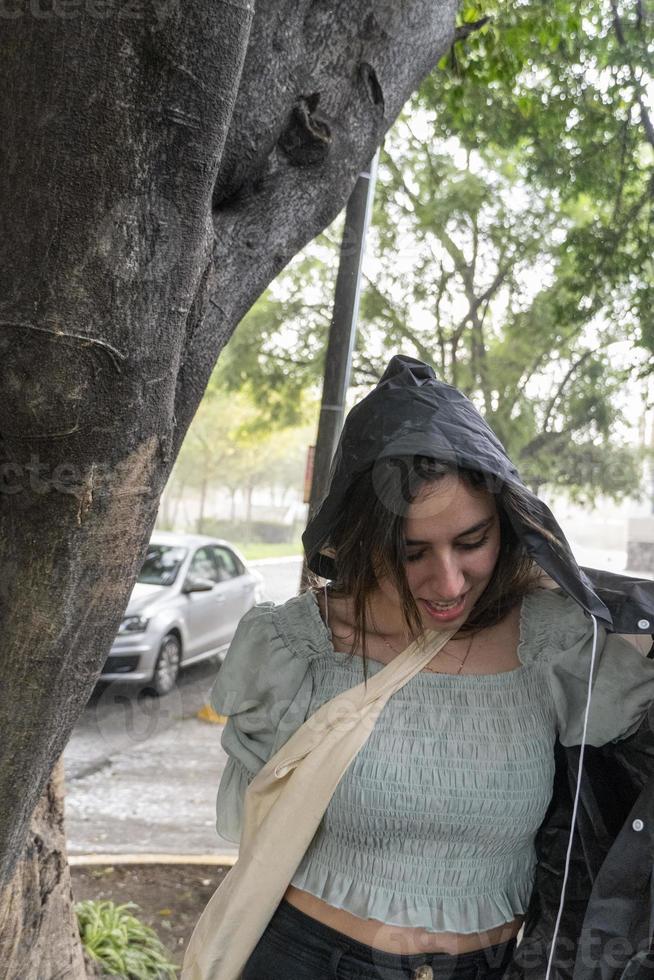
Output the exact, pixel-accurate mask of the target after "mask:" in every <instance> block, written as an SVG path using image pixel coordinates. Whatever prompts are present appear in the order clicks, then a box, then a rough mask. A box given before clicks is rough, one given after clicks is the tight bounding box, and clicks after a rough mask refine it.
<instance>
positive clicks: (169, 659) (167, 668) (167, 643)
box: [148, 633, 182, 695]
mask: <svg viewBox="0 0 654 980" xmlns="http://www.w3.org/2000/svg"><path fill="white" fill-rule="evenodd" d="M181 659H182V647H181V644H180V642H179V640H178V639H177V637H176V636H175V635H174V634H173V633H168V634H167V635H166V636H164V638H163V640H162V642H161V648H160V650H159V656H158V657H157V662H156V664H155V666H154V674H153V675H152V681H151V683H150V684H149V685H148V686H149V687H150V688H151V689H152V690H153V691H154V693H155V694H157V695H162V694H168V692H169V691H172V689H173V688H174V686H175V683H176V681H177V675H178V674H179V664H180V661H181Z"/></svg>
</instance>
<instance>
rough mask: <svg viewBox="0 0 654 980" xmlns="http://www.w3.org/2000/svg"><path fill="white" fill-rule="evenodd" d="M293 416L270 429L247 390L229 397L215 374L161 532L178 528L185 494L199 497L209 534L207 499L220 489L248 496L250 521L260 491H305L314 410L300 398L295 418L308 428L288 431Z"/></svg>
mask: <svg viewBox="0 0 654 980" xmlns="http://www.w3.org/2000/svg"><path fill="white" fill-rule="evenodd" d="M287 414H288V413H282V417H281V419H279V420H278V421H277V423H276V424H274V423H273V424H271V423H270V421H269V420H268V419H267V418H266V417H265V412H262V410H261V408H260V407H259V406H258V405H257V404H256V402H255V401H254V400H253V398H252V397H251V395H250V393H249V388H248V386H247V385H244V386H243V388H242V389H241V390H240V391H233V392H232V391H227V390H225V387H224V385H222V384H221V381H220V377H219V372H218V371H216V372H214V375H213V376H212V378H211V381H210V383H209V386H208V388H207V391H206V393H205V396H204V398H203V399H202V402H201V403H200V406H199V408H198V411H197V413H196V415H195V418H194V419H193V421H192V423H191V425H190V426H189V430H188V432H187V434H186V438H185V439H184V442H183V444H182V448H181V450H180V452H179V455H178V457H177V460H176V462H175V466H174V468H173V472H172V474H171V476H170V479H169V481H168V485H167V487H166V491H165V493H164V512H163V514H162V518H161V525H160V526H161V527H164V526H166V527H170V528H172V527H174V526H175V517H176V515H175V513H174V510H175V503H174V501H175V500H177V501H179V500H180V499H181V498H182V497H183V496H184V494H185V493H186V492H187V491H189V490H191V491H196V492H197V491H199V495H198V499H199V513H198V516H197V521H196V530H197V531H198V532H199V533H209V532H208V531H207V527H208V523H207V513H206V512H207V496H208V493H209V491H211V490H216V489H218V488H221V489H225V490H227V491H229V493H230V494H231V495H232V501H233V502H234V500H235V497H234V495H235V494H236V492H237V491H242V492H243V493H244V494H245V497H246V502H247V509H248V521H250V516H249V512H250V509H251V506H252V494H253V492H254V490H255V489H256V488H257V487H265V488H268V489H274V490H276V491H277V492H278V495H281V496H283V495H284V494H285V492H286V491H288V490H289V489H294V490H296V491H297V492H299V493H301V492H302V491H303V487H304V472H305V467H306V456H307V446H308V445H309V443H310V442H311V440H312V438H313V435H314V431H315V426H314V425H312V424H311V423H312V422H313V420H314V418H315V406H314V407H313V408H312V405H311V402H310V401H309V400H308V399H307V397H306V396H305V395H304V394H303V393H302V391H300V392H298V396H297V401H296V413H295V414H296V417H299V418H301V419H304V420H305V421H304V424H296V425H284V424H283V423H284V421H285V420H286V417H287Z"/></svg>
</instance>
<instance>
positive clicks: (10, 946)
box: [0, 758, 86, 980]
mask: <svg viewBox="0 0 654 980" xmlns="http://www.w3.org/2000/svg"><path fill="white" fill-rule="evenodd" d="M0 963H2V976H3V978H4V980H27V978H34V980H41V978H45V977H52V978H54V977H57V978H61V980H86V969H85V966H84V957H83V955H82V948H81V945H80V943H79V933H78V930H77V919H76V916H75V913H74V911H73V907H72V893H71V883H70V872H69V870H68V863H67V858H66V838H65V835H64V766H63V759H61V758H60V759H59V761H58V762H57V763H56V765H55V767H54V769H53V771H52V776H51V777H50V780H49V782H48V784H47V786H46V790H45V793H44V794H43V796H42V797H41V799H40V800H39V802H38V803H37V806H36V810H35V811H34V815H33V816H32V820H31V823H30V828H29V832H28V835H27V841H26V844H25V847H24V849H23V853H22V855H21V859H20V861H19V863H18V865H17V867H16V870H15V872H14V876H13V878H12V880H11V882H10V883H9V885H8V886H7V887H6V888H5V889H4V890H3V891H2V893H0Z"/></svg>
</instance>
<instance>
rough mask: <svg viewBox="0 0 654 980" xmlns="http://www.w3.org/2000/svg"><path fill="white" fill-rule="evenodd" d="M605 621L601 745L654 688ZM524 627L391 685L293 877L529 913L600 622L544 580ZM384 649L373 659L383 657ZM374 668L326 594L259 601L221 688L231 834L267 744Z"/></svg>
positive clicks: (399, 899)
mask: <svg viewBox="0 0 654 980" xmlns="http://www.w3.org/2000/svg"><path fill="white" fill-rule="evenodd" d="M598 632H599V640H598V649H597V655H596V668H595V681H594V687H593V699H592V702H591V709H590V714H589V720H588V728H587V737H586V742H587V744H589V745H603V744H605V743H606V742H608V741H611V740H615V741H617V740H618V739H621V738H625V737H627V736H628V735H630V734H632V733H633V732H634V731H635V730H636V728H637V727H638V725H639V724H640V721H641V720H642V717H643V715H644V713H645V712H646V711H647V708H648V706H649V703H650V701H651V700H652V699H654V661H651V660H648V659H646V658H644V657H643V656H642V654H640V653H639V652H638V651H637V650H636V649H635V648H634V647H633V646H632V645H631V644H630V643H629V642H627V641H626V640H624V639H623V638H622V637H618V636H615V635H610V634H609V635H608V636H607V634H606V633H605V631H604V630H603V629H602V628H601V627H600V628H599V631H598ZM520 635H521V640H520V645H519V648H518V657H519V660H520V662H521V665H522V666H520V667H519V668H517V669H515V670H511V671H507V672H504V673H499V674H459V675H455V674H437V673H432V672H426V671H421V672H420V673H418V674H417V675H416V676H415V677H413V678H412V679H411V680H410V681H408V682H407V683H406V684H405V685H404V687H402V688H401V689H400V690H399V691H398V692H396V694H394V695H393V696H392V697H391V698H390V700H389V702H388V704H387V705H386V706H385V707H384V709H383V711H382V712H381V715H380V717H379V720H378V721H377V724H376V726H375V728H374V730H373V732H372V733H371V735H370V736H369V738H368V740H367V741H366V743H365V745H364V746H363V748H362V749H361V751H360V752H359V754H358V755H357V756H356V758H355V759H354V761H353V762H352V763H351V765H350V766H349V768H348V769H347V770H346V772H345V774H344V776H343V778H342V779H341V782H340V783H339V785H338V787H337V789H336V792H335V793H334V796H333V797H332V800H331V802H330V804H329V806H328V808H327V810H326V812H325V815H324V817H323V820H322V822H321V824H320V826H319V828H318V830H317V832H316V834H315V836H314V838H313V840H312V842H311V844H310V846H309V848H308V850H307V851H306V853H305V855H304V857H303V859H302V861H301V863H300V865H299V867H298V868H297V870H296V873H295V875H294V877H293V879H292V884H294V885H296V886H297V887H298V888H303V889H305V890H306V891H308V892H310V893H311V894H313V895H316V896H317V897H318V898H321V899H323V900H324V901H326V902H328V903H329V904H331V905H334V906H336V907H337V908H342V909H345V910H347V911H348V912H351V913H353V914H354V915H357V916H360V917H362V918H370V919H376V920H379V921H381V922H385V923H391V924H396V925H400V926H409V927H420V928H423V929H427V930H429V931H433V932H450V931H451V932H458V933H472V932H479V931H482V930H487V929H491V928H493V927H494V926H498V925H500V924H502V923H504V922H507V921H509V920H511V919H512V918H513V917H514V916H515V915H517V914H520V913H524V912H525V911H526V909H527V906H528V903H529V897H530V894H531V890H532V885H533V877H534V868H535V863H536V855H535V849H534V837H535V834H536V831H537V830H538V828H539V826H540V824H541V823H542V821H543V819H544V816H545V812H546V810H547V807H548V804H549V801H550V799H551V796H552V789H553V776H554V753H553V746H554V741H555V737H556V735H557V734H558V735H559V738H560V740H561V742H562V743H563V744H564V745H576V744H580V742H581V734H582V729H583V717H584V710H585V705H586V692H587V678H588V670H589V665H590V654H591V648H592V638H593V624H592V620H591V619H590V618H588V617H586V615H585V614H584V613H583V611H581V610H580V609H579V607H578V606H577V605H576V603H575V602H573V601H572V600H571V599H569V598H568V597H566V596H562V595H561V594H559V593H555V592H552V591H549V590H544V589H539V590H537V591H535V592H534V593H532V594H531V595H529V596H527V597H526V598H525V599H524V601H523V605H522V611H521V617H520ZM368 663H369V672H370V674H373V673H376V672H377V671H378V670H381V669H382V667H383V665H382V664H379V663H377V662H375V661H370V660H369V661H368ZM362 680H363V663H362V660H361V658H360V657H358V656H352V655H350V654H346V653H337V652H335V651H334V649H333V646H332V643H331V639H330V634H329V631H328V629H327V627H326V626H325V624H324V623H323V621H322V618H321V615H320V611H319V609H318V606H317V603H316V600H315V597H314V596H313V594H312V593H304V594H303V595H301V596H298V597H296V598H294V599H291V600H290V601H289V602H287V603H285V604H284V605H281V606H274V605H273V604H272V603H267V604H263V605H260V606H256V607H255V608H254V609H252V610H251V611H250V612H249V613H247V615H246V616H245V617H244V618H243V619H242V620H241V623H240V625H239V628H238V631H237V633H236V635H235V637H234V640H233V642H232V644H231V646H230V649H229V652H228V654H227V657H226V659H225V661H224V664H223V666H222V667H221V668H220V672H219V674H218V677H217V680H216V682H215V684H214V686H213V689H212V692H211V703H212V705H213V707H214V708H215V710H216V711H218V712H220V713H222V714H226V715H229V719H228V722H227V724H226V726H225V730H224V733H223V736H222V745H223V747H224V749H225V751H226V752H227V754H228V756H229V759H228V762H227V766H226V769H225V772H224V774H223V777H222V780H221V783H220V787H219V791H218V799H217V829H218V833H219V834H220V835H221V836H223V837H225V838H227V839H228V840H233V841H238V839H239V834H240V825H241V817H242V805H243V795H244V793H245V789H246V787H247V784H248V782H249V781H250V780H251V779H252V778H253V776H254V775H256V773H257V772H258V771H259V769H260V768H261V766H262V765H263V764H264V763H265V762H266V761H267V760H268V758H269V757H270V756H271V755H272V754H273V753H275V752H276V751H277V750H278V749H279V748H280V747H281V746H282V745H283V744H284V742H285V741H286V740H287V739H288V738H289V737H290V736H291V734H292V733H293V732H294V731H296V729H297V728H298V727H299V726H300V725H301V724H302V722H303V721H304V720H305V719H306V718H307V717H309V716H310V715H311V714H313V712H314V711H316V710H317V709H318V708H319V707H320V705H321V704H323V703H324V702H325V701H327V700H329V699H330V698H333V697H335V695H337V694H339V693H340V692H341V691H344V690H346V689H347V688H350V687H353V686H354V685H355V684H358V683H361V681H362Z"/></svg>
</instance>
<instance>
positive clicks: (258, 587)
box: [254, 582, 266, 602]
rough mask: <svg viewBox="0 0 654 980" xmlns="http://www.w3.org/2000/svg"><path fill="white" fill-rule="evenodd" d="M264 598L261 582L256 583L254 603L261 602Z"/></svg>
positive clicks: (264, 592)
mask: <svg viewBox="0 0 654 980" xmlns="http://www.w3.org/2000/svg"><path fill="white" fill-rule="evenodd" d="M265 597H266V591H265V589H264V587H263V582H257V584H256V585H255V587H254V601H255V602H263V601H264V599H265Z"/></svg>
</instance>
